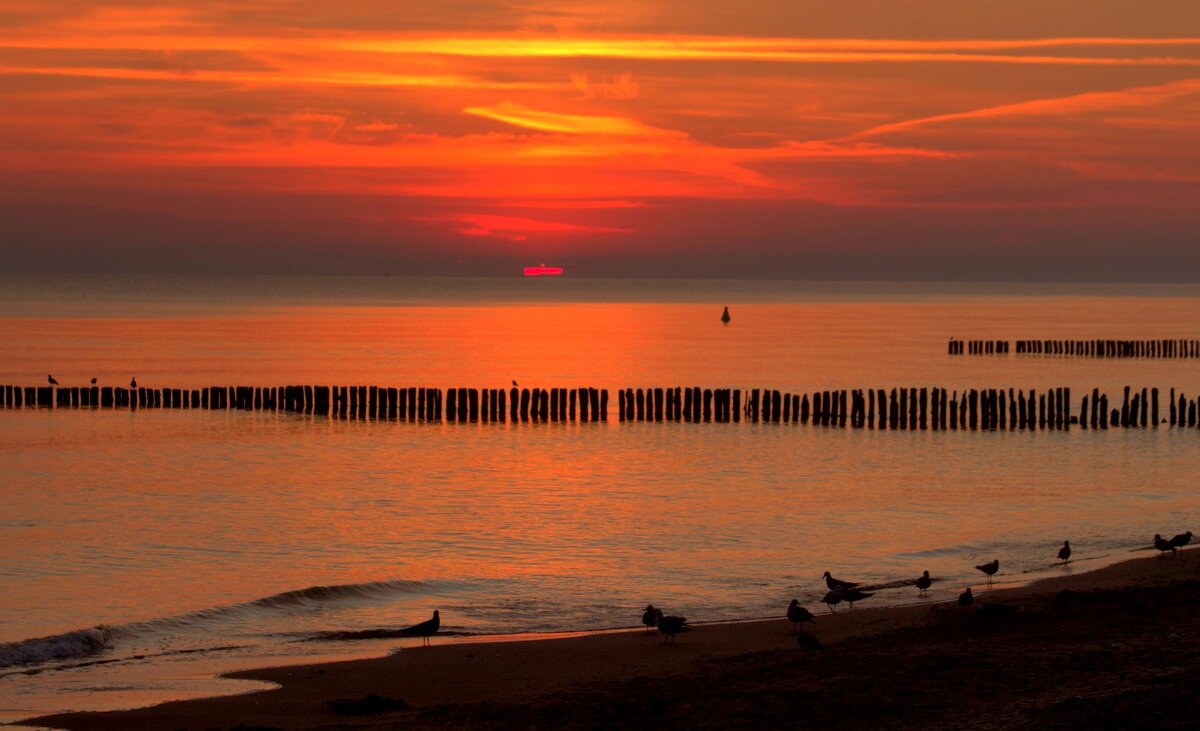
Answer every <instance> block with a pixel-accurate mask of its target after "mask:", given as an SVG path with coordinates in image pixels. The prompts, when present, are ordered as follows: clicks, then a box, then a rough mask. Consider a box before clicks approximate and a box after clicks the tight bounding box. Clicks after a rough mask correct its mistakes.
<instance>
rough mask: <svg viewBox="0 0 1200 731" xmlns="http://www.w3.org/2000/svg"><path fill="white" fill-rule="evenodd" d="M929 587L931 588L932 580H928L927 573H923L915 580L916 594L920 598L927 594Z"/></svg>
mask: <svg viewBox="0 0 1200 731" xmlns="http://www.w3.org/2000/svg"><path fill="white" fill-rule="evenodd" d="M931 586H933V579H931V578H929V572H928V571H926V572H925V573H923V574H921V576H920V578H918V579H917V592H918V594H919V595H920V596H927V595H928V593H929V587H931Z"/></svg>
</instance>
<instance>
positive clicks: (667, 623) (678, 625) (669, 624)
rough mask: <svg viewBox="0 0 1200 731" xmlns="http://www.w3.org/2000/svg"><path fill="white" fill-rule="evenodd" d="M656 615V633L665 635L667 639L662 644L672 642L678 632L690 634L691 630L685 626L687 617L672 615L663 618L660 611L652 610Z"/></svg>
mask: <svg viewBox="0 0 1200 731" xmlns="http://www.w3.org/2000/svg"><path fill="white" fill-rule="evenodd" d="M654 611H655V614H657V615H658V631H659V632H662V633H663V634H664V635H666V637H667V639H666V640H664V642H674V641H675V635H677V634H679V633H680V632H691V631H692V628H691V627H689V626H687V617H676V616H674V615H668V616H665V617H664V616H663V613H662V610H661V609H656V610H654Z"/></svg>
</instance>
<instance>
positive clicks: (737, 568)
mask: <svg viewBox="0 0 1200 731" xmlns="http://www.w3.org/2000/svg"><path fill="white" fill-rule="evenodd" d="M723 305H729V306H730V311H731V313H732V315H733V322H732V323H731V325H730V326H729V327H722V326H721V324H720V322H719V320H718V317H719V316H720V313H721V307H722V306H723ZM1197 333H1200V288H1196V287H1190V288H1189V287H1170V288H1166V287H1128V286H1127V287H1106V286H1092V287H1062V286H1025V287H1020V288H1018V287H1004V286H999V285H986V286H983V287H976V286H974V285H895V284H892V285H878V284H836V285H831V284H818V283H805V282H799V283H785V282H771V283H737V282H732V283H731V282H721V283H697V282H690V283H689V282H605V281H599V282H595V281H593V282H579V281H571V280H557V281H546V282H543V281H525V280H511V281H510V280H441V281H439V280H425V281H421V282H414V281H411V280H403V279H333V278H330V279H320V278H313V279H305V278H269V279H252V278H225V279H188V278H157V279H136V278H123V279H96V278H89V277H63V278H32V279H29V278H27V279H13V278H8V279H4V278H0V383H19V384H28V385H36V384H40V383H42V382H44V379H45V376H46V373H47V372H48V371H49V372H53V373H54V375H55V376H56V377H57V378H58V379H59V380H60V381H61V382H63V384H64V385H73V384H83V383H86V382H87V381H88V380H89V379H90V378H92V377H97V378H99V379H100V382H101V383H102V384H112V385H119V384H124V383H127V382H128V380H129V378H130V376H132V375H136V376H137V378H138V381H139V383H140V384H142V385H147V386H155V385H170V386H177V387H199V386H206V385H212V384H242V385H262V386H271V385H283V384H285V383H364V384H378V385H392V386H407V385H417V384H421V385H435V386H441V387H448V386H474V387H503V386H507V385H508V384H509V382H510V380H512V379H516V380H518V381H519V382H521V384H522V385H526V386H542V387H551V386H564V385H565V386H578V385H592V386H598V387H603V388H609V389H616V388H621V387H628V386H633V387H639V386H641V387H646V386H670V385H692V384H695V385H701V386H710V387H741V388H754V387H772V388H781V389H787V390H792V391H808V392H811V391H812V390H815V389H821V388H835V387H836V388H848V387H850V388H857V387H889V388H890V387H892V386H922V385H940V386H944V387H947V388H952V389H953V388H959V389H961V388H980V387H1010V386H1011V387H1017V388H1026V389H1028V388H1039V389H1040V388H1044V387H1048V386H1070V387H1072V388H1073V389H1079V390H1078V391H1077V393H1082V389H1084V388H1091V387H1093V386H1099V387H1101V388H1104V389H1108V390H1109V392H1110V394H1114V393H1115V392H1116V390H1117V389H1118V388H1120V387H1122V386H1124V385H1126V384H1129V385H1134V386H1137V387H1140V386H1143V385H1144V386H1158V387H1160V388H1163V389H1166V388H1170V387H1172V386H1174V387H1177V388H1182V389H1184V390H1185V391H1187V392H1189V393H1191V394H1195V393H1196V392H1197V391H1200V364H1198V363H1197V362H1196V361H1190V362H1188V361H1174V362H1170V361H1133V360H1124V361H1094V360H1083V359H1064V358H1017V357H1015V356H1006V357H990V358H981V357H953V358H952V357H949V356H947V355H945V343H946V340H947V339H948V338H950V337H951V336H956V337H959V338H967V337H979V338H1009V339H1015V338H1018V337H1072V338H1085V337H1195V336H1196V334H1197ZM1163 405H1164V409H1165V397H1164V404H1163ZM1077 408H1078V405H1077V404H1076V409H1077ZM1198 445H1200V431H1197V430H1191V431H1187V430H1183V431H1179V430H1175V431H1172V430H1169V429H1165V428H1164V429H1158V430H1149V431H1120V430H1115V431H1114V430H1110V431H1104V432H1092V431H1082V430H1078V429H1076V430H1073V431H1071V432H1067V433H1051V432H1037V433H1008V432H979V433H964V432H949V433H946V432H890V431H889V432H866V431H862V432H859V431H854V430H849V429H845V430H843V429H820V428H813V427H808V426H792V425H750V424H698V425H675V424H624V423H619V422H617V421H615V420H614V421H613V422H611V423H607V424H516V425H513V424H506V425H482V426H481V425H415V424H406V423H373V422H342V421H330V420H328V419H323V418H315V419H314V418H312V417H305V416H297V415H267V414H261V413H257V414H256V413H237V412H201V411H197V412H190V411H181V412H175V411H140V412H137V413H130V412H114V411H70V410H67V411H34V410H25V411H19V412H11V411H9V412H5V411H0V454H2V455H3V457H2V463H0V470H2V472H0V475H2V476H0V720H15V719H19V718H22V717H27V716H30V715H33V714H35V713H42V712H47V711H53V710H62V709H67V708H110V707H122V706H128V705H133V704H138V703H146V702H153V701H157V700H162V699H165V698H173V697H183V696H187V695H199V694H211V693H215V692H236V691H237V690H240V689H243V688H245V687H246V686H245V685H240V684H234V683H232V682H230V681H217V680H214V679H213V678H212V677H211V676H212V674H213V673H214V672H216V671H219V670H227V669H231V668H235V667H247V666H250V667H252V666H259V665H265V664H276V663H278V662H286V661H295V660H297V659H303V658H312V657H342V656H354V655H361V654H382V653H386V652H388V651H392V650H394V649H395V648H397V647H399V646H401V645H403V644H405V642H406V641H401V640H395V639H387V640H373V641H366V640H357V641H348V640H346V639H344V637H339V636H338V635H337V634H336V633H338V632H353V631H360V630H381V629H394V628H396V627H399V626H403V625H406V624H409V623H412V622H415V621H418V620H421V619H425V618H426V617H427V616H428V614H429V612H431V611H432V609H434V608H439V609H440V610H441V612H442V617H443V623H444V624H443V627H444V629H446V630H448V631H449V632H451V633H462V634H463V635H477V634H481V633H482V634H487V633H508V632H542V631H568V630H579V629H593V628H607V627H618V626H628V625H630V624H633V623H636V621H637V617H638V616H639V610H640V608H641V607H643V606H645V604H646V603H647V602H649V601H652V602H654V603H655V604H656V605H659V606H663V607H665V608H667V609H668V610H670V611H672V612H679V613H683V614H686V615H687V616H688V617H689V618H691V619H693V620H700V621H704V620H720V619H731V618H744V617H758V616H767V615H778V614H781V612H782V610H783V608H784V607H786V604H787V601H788V600H789V599H790V598H792V597H793V596H795V597H797V598H800V599H801V601H803V602H806V603H808V604H809V606H810V607H811V608H813V609H816V608H817V604H816V602H817V601H818V600H819V599H820V597H821V595H822V594H823V593H824V585H823V584H822V583H821V582H820V580H819V577H820V575H821V573H822V572H823V571H824V570H826V569H828V570H830V571H832V572H834V573H835V575H839V574H844V575H848V576H849V577H852V578H854V579H856V580H860V581H865V582H869V583H872V584H875V585H877V586H879V587H880V592H879V596H878V597H877V598H876V599H872V600H871V602H872V603H876V604H886V603H901V602H909V601H913V600H914V599H915V590H912V589H911V588H909V587H901V586H899V583H900V580H903V579H911V578H912V577H915V576H916V575H918V574H919V573H920V571H921V570H924V569H929V570H930V572H931V573H932V574H933V575H934V576H935V577H939V578H940V579H941V580H940V581H939V582H938V583H936V584H935V585H934V590H933V591H932V592H931V594H932V599H931V600H937V599H945V598H948V597H950V596H952V595H953V594H955V593H957V592H958V591H960V590H961V588H962V587H963V586H966V585H968V584H970V583H974V582H976V581H977V579H978V578H979V577H980V575H979V574H978V573H977V572H975V571H974V570H973V569H972V568H971V567H972V566H973V565H974V564H977V563H982V562H984V561H988V560H991V559H992V558H1000V559H1001V573H1002V575H1003V578H1004V579H1005V580H1008V581H1014V580H1027V579H1029V578H1032V577H1036V576H1040V575H1043V574H1045V573H1054V572H1060V571H1064V570H1067V571H1071V570H1085V569H1086V568H1089V567H1091V566H1095V565H1099V564H1100V563H1103V562H1110V561H1115V560H1120V559H1123V558H1126V557H1128V556H1131V555H1142V554H1139V553H1131V551H1134V550H1135V549H1137V548H1138V547H1139V546H1144V545H1146V544H1147V543H1148V538H1149V536H1151V535H1152V534H1154V533H1156V532H1162V533H1174V532H1179V531H1183V530H1185V529H1187V528H1189V527H1190V528H1195V527H1196V518H1197V516H1198V515H1200V497H1198V496H1197V494H1196V492H1195V490H1194V472H1195V465H1196V464H1197V463H1198V460H1200V448H1198ZM1066 538H1069V539H1070V540H1071V542H1072V546H1074V547H1075V551H1076V558H1077V559H1078V564H1077V565H1076V564H1074V563H1073V565H1072V567H1071V568H1067V569H1063V568H1060V567H1052V566H1051V564H1052V563H1053V558H1054V555H1055V553H1056V551H1057V548H1058V546H1059V545H1060V544H1061V541H1062V540H1063V539H1066ZM34 638H48V639H41V640H35V639H34ZM5 643H7V644H5Z"/></svg>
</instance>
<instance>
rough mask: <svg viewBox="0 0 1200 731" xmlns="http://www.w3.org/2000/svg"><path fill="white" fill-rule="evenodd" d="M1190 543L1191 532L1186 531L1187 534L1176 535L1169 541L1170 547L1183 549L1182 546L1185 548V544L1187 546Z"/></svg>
mask: <svg viewBox="0 0 1200 731" xmlns="http://www.w3.org/2000/svg"><path fill="white" fill-rule="evenodd" d="M1191 542H1192V532H1191V531H1188V532H1187V533H1180V534H1179V535H1177V536H1175V537H1174V538H1172V539H1171V545H1172V546H1175V547H1176V548H1183V547H1184V546H1186V545H1187V544H1189V543H1191Z"/></svg>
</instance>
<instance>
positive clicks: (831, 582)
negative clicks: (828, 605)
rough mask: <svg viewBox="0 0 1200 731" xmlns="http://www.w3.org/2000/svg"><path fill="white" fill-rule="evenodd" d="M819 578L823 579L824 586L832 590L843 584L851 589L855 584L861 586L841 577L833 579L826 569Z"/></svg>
mask: <svg viewBox="0 0 1200 731" xmlns="http://www.w3.org/2000/svg"><path fill="white" fill-rule="evenodd" d="M821 578H822V579H825V586H828V587H829V590H830V591H833V590H834V589H836V588H838V587H839V586H844V587H846V588H847V589H853V588H854V587H856V586H861V584H859V583H857V582H854V581H842V580H841V579H835V578H833V577H832V576H830V575H829V572H828V571H826V572H825V574H824V575H823V576H822V577H821Z"/></svg>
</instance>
